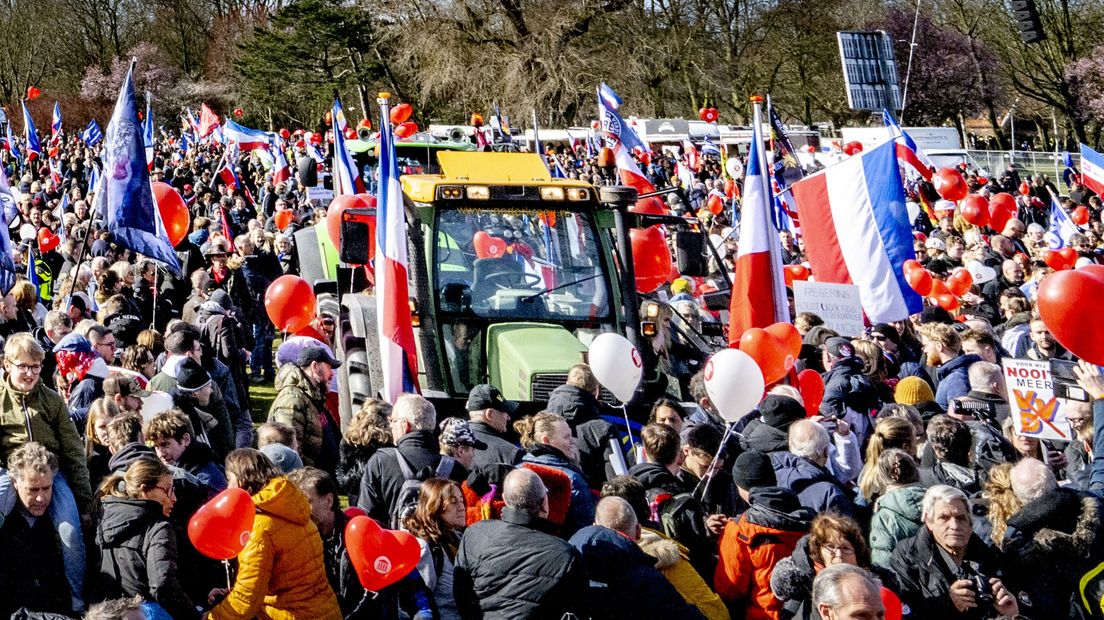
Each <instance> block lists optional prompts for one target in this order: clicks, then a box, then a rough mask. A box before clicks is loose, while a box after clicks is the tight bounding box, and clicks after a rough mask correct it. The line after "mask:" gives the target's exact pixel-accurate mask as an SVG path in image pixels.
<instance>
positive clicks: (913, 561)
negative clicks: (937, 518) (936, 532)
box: [890, 527, 1015, 620]
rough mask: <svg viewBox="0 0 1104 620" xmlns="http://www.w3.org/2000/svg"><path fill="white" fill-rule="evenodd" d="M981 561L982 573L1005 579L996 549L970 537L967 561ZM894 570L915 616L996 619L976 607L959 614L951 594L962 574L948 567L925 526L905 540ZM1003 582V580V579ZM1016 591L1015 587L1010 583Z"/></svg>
mask: <svg viewBox="0 0 1104 620" xmlns="http://www.w3.org/2000/svg"><path fill="white" fill-rule="evenodd" d="M965 561H969V562H977V564H978V569H979V570H978V572H979V573H980V574H982V575H984V576H986V577H997V578H1003V577H1004V574H1003V572H1002V570H1001V567H1002V565H1003V563H1002V562H1001V561H1000V558H999V554H998V552H997V551H995V550H994V549H993V548H991V547H989V546H988V545H986V544H985V543H984V542H982V540H981V538H979V537H978V535H977V534H973V535H972V536H970V542H969V543H968V545H967V547H966V560H965ZM890 568H891V569H892V570H893V572H894V573H895V575H896V577H897V583H898V584H899V585H900V591H899V592H898V594H899V595H900V598H901V603H903V604H905V605H908V607H909V609H911V610H912V614H913V617H916V618H935V619H937V620H949V619H951V618H963V619H966V618H968V619H976V618H988V617H990V616H995V615H996V614H995V613H989V612H992V610H991V609H990V610H985V609H981V608H980V607H974V608H973V609H971V610H969V611H967V612H965V613H959V612H958V610H957V609H956V608H955V606H954V603H953V602H951V597H950V595H949V594H948V592H949V591H950V587H951V584H952V583H954V582H955V581H957V580H958V574H959V571H958V569H957V568H956V567H954V566H948V565H947V563H946V561H945V560H944V559H943V557H942V554H941V553H940V551H939V547H938V545H936V543H935V538H933V537H932V533H931V530H929V529H928V528H927V527H921V528H920V530H919V531H918V532H917V533H916V536H913V537H912V538H907V539H905V540H903V541H902V542H901V543H900V544H899V545H897V548H896V549H894V550H893V555H892V557H891V559H890ZM1002 581H1003V579H1002ZM1005 585H1007V586H1009V589H1010V590H1011V591H1015V590H1012V587H1013V585H1012V584H1009V583H1006V584H1005Z"/></svg>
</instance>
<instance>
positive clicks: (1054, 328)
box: [1037, 265, 1104, 366]
mask: <svg viewBox="0 0 1104 620" xmlns="http://www.w3.org/2000/svg"><path fill="white" fill-rule="evenodd" d="M1037 306H1038V308H1039V317H1040V318H1041V319H1042V320H1043V323H1045V324H1046V326H1047V329H1049V330H1050V333H1051V334H1052V335H1053V336H1054V338H1055V339H1056V340H1057V341H1058V342H1059V343H1061V344H1062V346H1063V347H1065V348H1067V349H1069V351H1070V352H1071V353H1073V354H1074V355H1076V356H1077V357H1079V358H1081V359H1083V360H1086V361H1088V362H1091V363H1093V364H1096V365H1098V366H1099V365H1104V321H1101V320H1100V316H1099V315H1100V308H1102V307H1104V267H1099V266H1095V265H1091V266H1089V267H1086V268H1082V269H1075V270H1072V271H1059V272H1057V273H1052V274H1050V275H1048V276H1047V277H1045V278H1043V281H1042V282H1041V283H1040V284H1039V290H1038V296H1037Z"/></svg>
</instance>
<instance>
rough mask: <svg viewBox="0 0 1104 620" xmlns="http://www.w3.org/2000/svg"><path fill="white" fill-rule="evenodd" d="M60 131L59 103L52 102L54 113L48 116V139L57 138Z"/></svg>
mask: <svg viewBox="0 0 1104 620" xmlns="http://www.w3.org/2000/svg"><path fill="white" fill-rule="evenodd" d="M59 133H61V104H60V103H59V102H57V101H55V102H54V114H53V116H51V117H50V140H51V141H53V140H57V138H58V134H59Z"/></svg>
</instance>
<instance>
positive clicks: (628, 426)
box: [621, 403, 636, 450]
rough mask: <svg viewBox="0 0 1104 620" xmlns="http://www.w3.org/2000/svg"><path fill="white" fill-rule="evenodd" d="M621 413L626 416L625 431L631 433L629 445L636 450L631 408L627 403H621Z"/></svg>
mask: <svg viewBox="0 0 1104 620" xmlns="http://www.w3.org/2000/svg"><path fill="white" fill-rule="evenodd" d="M621 413H622V414H623V415H624V416H625V430H626V431H628V433H629V444H630V445H631V446H632V449H633V450H636V440H635V439H633V434H632V424H631V423H630V422H629V408H628V407H627V406H626V405H625V403H621Z"/></svg>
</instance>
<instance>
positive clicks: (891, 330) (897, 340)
mask: <svg viewBox="0 0 1104 620" xmlns="http://www.w3.org/2000/svg"><path fill="white" fill-rule="evenodd" d="M870 333H872V334H881V335H882V336H885V339H886V340H888V341H890V342H892V343H893V344H895V345H897V346H901V334H900V333H899V332H898V331H897V328H896V327H894V326H892V325H890V324H889V323H878V324H877V325H875V326H874V327H871V328H870Z"/></svg>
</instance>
